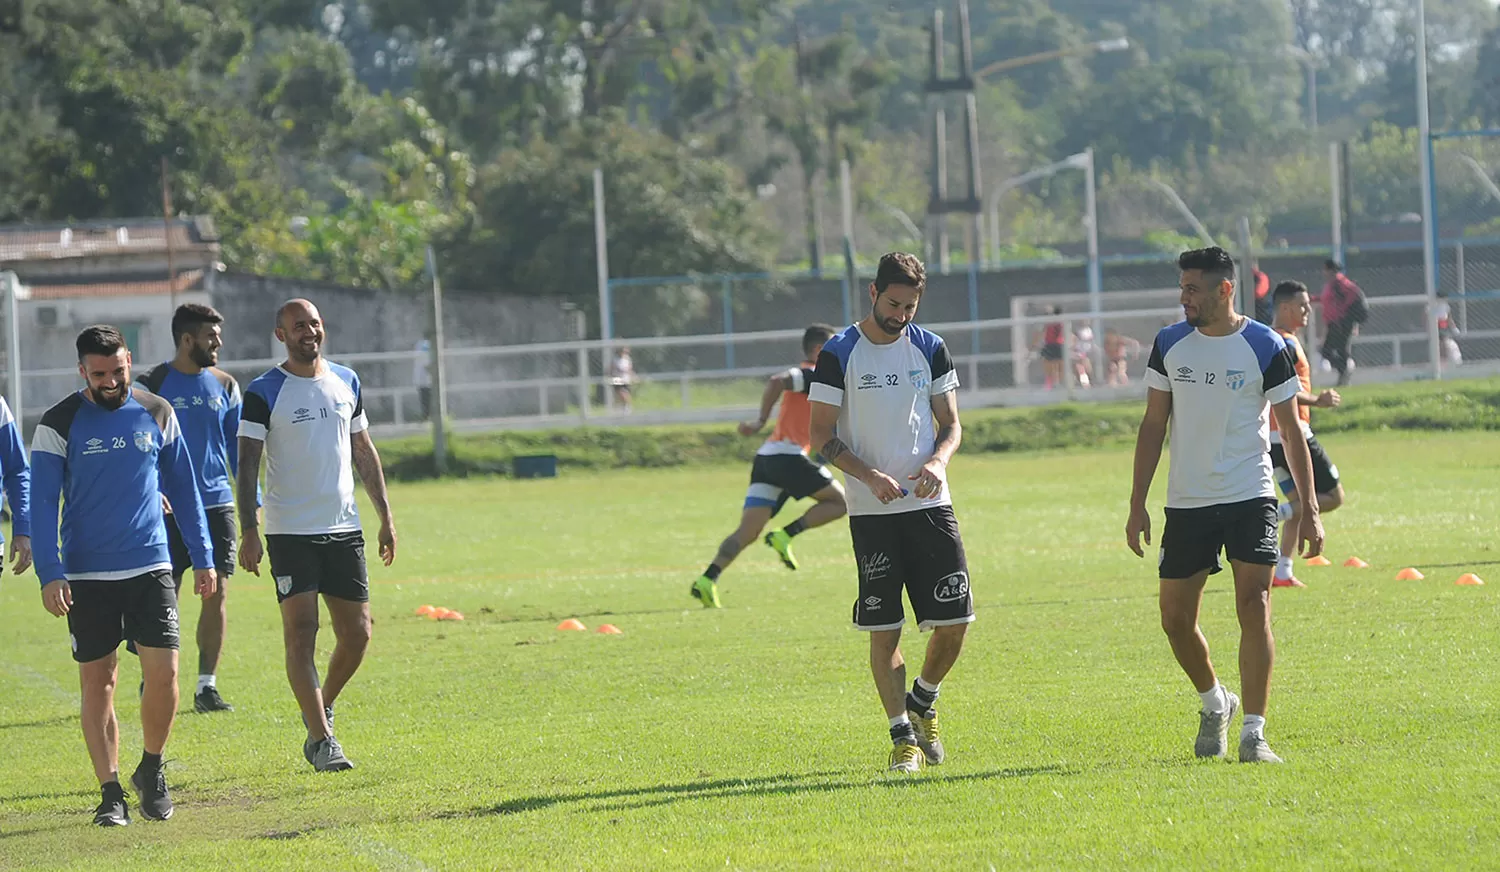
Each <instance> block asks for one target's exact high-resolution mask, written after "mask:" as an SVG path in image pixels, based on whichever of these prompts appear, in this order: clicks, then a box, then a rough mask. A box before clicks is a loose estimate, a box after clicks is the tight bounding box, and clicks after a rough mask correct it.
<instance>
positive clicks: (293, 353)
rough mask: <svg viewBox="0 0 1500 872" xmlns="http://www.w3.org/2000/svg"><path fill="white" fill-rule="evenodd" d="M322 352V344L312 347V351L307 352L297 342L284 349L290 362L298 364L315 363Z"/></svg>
mask: <svg viewBox="0 0 1500 872" xmlns="http://www.w3.org/2000/svg"><path fill="white" fill-rule="evenodd" d="M322 352H323V343H322V342H319V343H318V344H317V345H316V346H314V347H313V348H312V350H308V349H307V348H306V347H305V346H303V344H302V343H300V342H298V343H296V344H294V345H288V346H287V347H286V353H287V356H288V357H290V358H291V359H292V360H295V361H297V362H298V363H316V362H317V360H318V357H319V356H320V355H321V354H322Z"/></svg>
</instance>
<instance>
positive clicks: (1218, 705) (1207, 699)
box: [1198, 684, 1229, 715]
mask: <svg viewBox="0 0 1500 872" xmlns="http://www.w3.org/2000/svg"><path fill="white" fill-rule="evenodd" d="M1198 695H1199V696H1201V697H1202V698H1203V710H1204V711H1206V712H1208V713H1209V714H1211V715H1221V714H1223V713H1224V712H1227V711H1229V697H1227V696H1225V695H1224V685H1222V684H1215V685H1214V686H1213V687H1211V688H1209V689H1208V690H1205V691H1203V692H1202V693H1200V694H1198Z"/></svg>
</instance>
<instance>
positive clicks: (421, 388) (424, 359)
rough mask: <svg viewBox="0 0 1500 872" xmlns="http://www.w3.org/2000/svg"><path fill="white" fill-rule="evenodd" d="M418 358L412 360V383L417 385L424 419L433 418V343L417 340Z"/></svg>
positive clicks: (418, 398)
mask: <svg viewBox="0 0 1500 872" xmlns="http://www.w3.org/2000/svg"><path fill="white" fill-rule="evenodd" d="M416 352H417V359H416V360H413V361H412V362H411V383H412V384H414V385H416V386H417V400H418V402H420V403H421V404H422V420H423V421H430V420H432V371H431V369H430V367H431V366H432V344H431V343H430V342H428V341H427V340H426V339H420V340H418V341H417V347H416Z"/></svg>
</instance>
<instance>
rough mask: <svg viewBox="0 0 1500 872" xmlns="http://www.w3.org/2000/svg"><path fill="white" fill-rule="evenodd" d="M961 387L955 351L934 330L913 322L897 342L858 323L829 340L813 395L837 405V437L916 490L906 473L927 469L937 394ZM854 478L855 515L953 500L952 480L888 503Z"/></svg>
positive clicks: (852, 503) (820, 358)
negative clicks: (875, 336)
mask: <svg viewBox="0 0 1500 872" xmlns="http://www.w3.org/2000/svg"><path fill="white" fill-rule="evenodd" d="M955 390H958V373H957V372H956V371H955V370H954V369H953V357H952V356H951V355H950V354H949V353H948V346H947V345H945V344H944V343H943V340H942V338H941V337H939V336H938V335H937V334H936V333H933V332H931V331H929V330H924V329H922V328H921V327H918V326H917V325H915V324H908V325H907V326H906V329H905V330H903V331H902V332H901V335H900V336H899V337H897V339H896V341H895V342H890V343H886V344H884V345H881V344H877V343H874V342H871V341H870V339H869V337H867V336H865V334H864V333H863V332H862V331H861V330H860V329H859V325H858V324H855V325H853V326H852V327H850V328H849V329H847V330H845V331H844V332H843V333H840V334H839V335H838V336H835V337H834V338H832V339H830V340H828V341H827V342H826V343H824V345H823V353H822V354H820V355H819V356H818V366H817V368H816V369H815V370H814V371H813V379H812V387H811V389H810V390H809V391H808V399H809V400H811V401H812V402H814V403H824V404H826V405H830V406H839V407H840V411H839V423H838V430H837V433H838V437H839V438H840V439H842V440H843V441H844V443H845V444H846V445H848V446H849V450H850V451H853V452H854V453H855V454H856V455H857V456H858V457H859V458H860V459H861V460H863V461H864V462H865V463H868V464H869V465H870V466H872V467H874V468H875V469H878V470H880V471H881V472H883V473H885V474H886V475H888V476H890V477H891V478H893V479H895V480H896V482H897V483H898V484H900V485H901V486H902V487H904V488H907V490H908V491H910V485H911V482H909V481H908V480H907V477H908V476H911V475H916V474H917V473H919V472H921V470H922V466H923V465H924V464H925V463H927V461H929V460H931V459H932V455H933V451H934V449H935V448H936V446H937V432H936V429H935V425H934V423H933V417H932V398H933V397H935V396H939V395H941V394H945V393H948V392H949V391H955ZM814 447H815V448H818V447H821V446H814ZM848 486H849V495H848V500H849V514H850V515H895V514H900V513H902V512H915V511H920V510H922V509H930V508H934V507H937V506H947V505H952V498H951V497H950V495H949V493H948V487H947V485H946V484H945V485H944V486H943V488H942V490H940V491H939V492H938V493H936V494H934V495H933V496H931V497H928V498H927V499H919V498H918V497H917V496H916V495H915V494H914V493H910V492H908V493H907V494H906V495H905V496H903V497H901V498H900V499H896V500H892V501H891V502H889V503H885V504H882V503H881V502H880V500H878V499H876V498H875V495H874V494H873V493H871V492H870V489H869V488H868V487H867V486H866V485H865V484H864V483H863V482H860V481H857V480H855V479H853V478H851V479H850V480H849V483H848Z"/></svg>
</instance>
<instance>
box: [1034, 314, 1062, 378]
mask: <svg viewBox="0 0 1500 872" xmlns="http://www.w3.org/2000/svg"><path fill="white" fill-rule="evenodd" d="M1047 314H1048V315H1053V316H1057V315H1061V314H1062V306H1048V307H1047ZM1063 329H1064V328H1063V323H1062V321H1052V322H1049V323H1048V324H1047V325H1046V326H1045V327H1043V328H1042V335H1041V337H1040V340H1041V341H1040V343H1039V345H1040V347H1041V358H1042V372H1043V374H1044V375H1045V376H1046V382H1045V383H1044V385H1043V386H1044V387H1045V388H1046V389H1047V390H1049V391H1050V390H1052V389H1053V388H1055V387H1057V386H1059V385H1061V384H1062V382H1063ZM1036 348H1037V345H1033V346H1032V349H1033V350H1035V349H1036Z"/></svg>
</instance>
